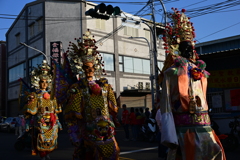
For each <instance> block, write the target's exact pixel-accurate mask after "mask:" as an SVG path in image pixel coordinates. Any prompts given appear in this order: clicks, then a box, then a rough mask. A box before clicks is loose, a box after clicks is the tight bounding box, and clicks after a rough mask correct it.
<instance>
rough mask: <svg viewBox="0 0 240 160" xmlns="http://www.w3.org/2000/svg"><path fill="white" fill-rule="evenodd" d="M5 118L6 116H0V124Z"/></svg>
mask: <svg viewBox="0 0 240 160" xmlns="http://www.w3.org/2000/svg"><path fill="white" fill-rule="evenodd" d="M6 119H7V117H3V116H0V124H1V123H3V122H4V121H5V120H6Z"/></svg>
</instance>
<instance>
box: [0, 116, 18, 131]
mask: <svg viewBox="0 0 240 160" xmlns="http://www.w3.org/2000/svg"><path fill="white" fill-rule="evenodd" d="M16 118H17V117H8V118H7V119H6V120H5V121H4V122H3V123H0V130H1V131H7V132H10V131H13V130H15V124H16Z"/></svg>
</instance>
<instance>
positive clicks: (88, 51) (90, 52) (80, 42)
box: [67, 29, 106, 78]
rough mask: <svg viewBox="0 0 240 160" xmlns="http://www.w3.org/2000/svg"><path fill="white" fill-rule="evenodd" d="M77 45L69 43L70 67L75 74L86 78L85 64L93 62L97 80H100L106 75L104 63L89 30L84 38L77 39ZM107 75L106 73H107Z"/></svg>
mask: <svg viewBox="0 0 240 160" xmlns="http://www.w3.org/2000/svg"><path fill="white" fill-rule="evenodd" d="M75 40H76V41H77V43H76V44H75V43H73V42H69V48H68V50H67V56H68V58H69V59H70V65H71V69H72V71H73V73H75V74H76V75H77V74H79V75H80V76H81V77H83V76H84V70H83V68H82V66H83V64H84V63H87V62H91V63H93V65H94V69H95V71H94V74H95V77H96V78H100V77H101V75H102V74H104V73H105V70H104V69H103V66H104V64H103V63H104V62H103V61H102V57H101V55H100V54H99V52H98V51H97V48H98V47H97V46H96V45H95V43H96V41H95V39H94V36H92V35H91V32H90V31H89V29H88V30H87V31H86V33H85V34H83V37H82V38H75ZM105 74H106V73H105Z"/></svg>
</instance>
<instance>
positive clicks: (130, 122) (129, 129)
mask: <svg viewBox="0 0 240 160" xmlns="http://www.w3.org/2000/svg"><path fill="white" fill-rule="evenodd" d="M122 109H123V111H122V115H121V124H122V127H123V129H124V132H125V139H124V141H137V140H140V135H139V133H141V128H142V127H143V126H144V125H146V122H147V120H148V119H149V118H153V119H155V115H156V111H155V110H154V109H153V110H152V111H151V112H150V111H149V108H145V110H144V109H143V108H134V107H131V108H130V110H128V109H127V105H126V104H123V105H122Z"/></svg>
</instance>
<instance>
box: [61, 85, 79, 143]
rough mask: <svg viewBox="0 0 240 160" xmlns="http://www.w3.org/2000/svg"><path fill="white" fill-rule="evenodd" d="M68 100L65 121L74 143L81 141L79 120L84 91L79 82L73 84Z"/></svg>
mask: <svg viewBox="0 0 240 160" xmlns="http://www.w3.org/2000/svg"><path fill="white" fill-rule="evenodd" d="M67 95H68V96H67V97H68V100H67V101H68V102H67V105H66V108H65V115H64V117H65V121H66V123H67V127H68V134H69V136H70V140H71V141H72V142H73V143H76V142H79V138H78V135H79V125H78V121H79V120H80V119H82V118H83V117H82V107H83V106H82V91H81V90H80V89H79V88H78V85H77V84H73V85H72V86H71V87H70V89H69V90H68V92H67Z"/></svg>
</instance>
